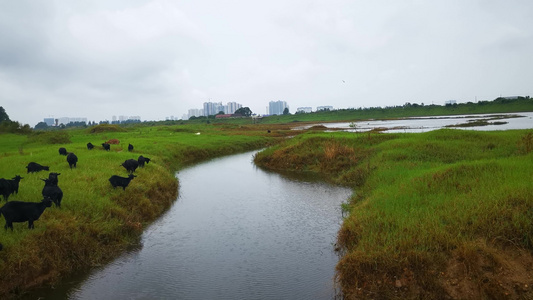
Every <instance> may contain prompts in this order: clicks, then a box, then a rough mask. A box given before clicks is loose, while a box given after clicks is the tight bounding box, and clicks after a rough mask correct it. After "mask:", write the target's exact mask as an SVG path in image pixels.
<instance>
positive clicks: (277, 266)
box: [25, 152, 352, 299]
mask: <svg viewBox="0 0 533 300" xmlns="http://www.w3.org/2000/svg"><path fill="white" fill-rule="evenodd" d="M254 154H255V152H247V153H244V154H238V155H232V156H228V157H223V158H219V159H214V160H211V161H208V162H205V163H202V164H198V165H195V166H192V167H190V168H187V169H184V170H182V171H180V172H179V173H178V174H177V175H176V176H177V177H178V179H179V182H180V187H179V198H178V199H177V200H176V202H175V203H174V205H173V206H172V207H171V208H170V209H169V211H167V212H166V213H165V214H164V215H163V216H162V217H161V218H160V219H159V220H157V221H156V222H154V223H153V224H152V225H150V226H149V227H148V228H147V229H146V230H145V232H144V233H143V235H142V238H141V242H140V245H138V247H136V249H133V250H131V251H129V252H127V253H125V254H123V255H122V256H121V257H119V258H117V259H116V260H114V261H112V262H110V263H109V264H108V265H106V266H103V267H101V268H96V269H93V270H91V271H90V272H88V273H85V274H81V275H77V276H74V277H73V278H66V279H65V280H64V283H63V284H62V285H61V286H56V287H55V288H53V289H51V288H47V289H41V290H36V291H34V292H32V293H31V294H29V295H27V297H25V299H26V298H27V299H37V298H41V299H332V298H334V297H335V286H334V276H335V265H336V263H337V261H338V256H337V254H336V253H335V252H334V243H335V241H336V236H337V231H338V230H339V228H340V224H341V222H342V213H341V203H343V202H345V201H346V200H347V199H348V198H349V197H350V195H351V194H352V191H351V190H350V189H347V188H340V187H335V186H331V185H328V184H325V183H322V182H319V181H314V182H313V181H309V180H296V179H288V178H287V177H284V176H281V175H279V174H275V173H269V172H266V171H263V170H261V169H259V168H257V167H256V166H255V165H254V164H253V161H252V160H253V155H254Z"/></svg>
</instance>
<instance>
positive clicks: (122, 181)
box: [109, 174, 137, 191]
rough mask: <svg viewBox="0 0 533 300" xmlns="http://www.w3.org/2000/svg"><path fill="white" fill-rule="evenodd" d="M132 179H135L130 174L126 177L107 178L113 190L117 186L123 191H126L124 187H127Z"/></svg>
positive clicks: (114, 176)
mask: <svg viewBox="0 0 533 300" xmlns="http://www.w3.org/2000/svg"><path fill="white" fill-rule="evenodd" d="M134 177H137V176H135V175H133V174H130V175H128V177H120V176H118V175H113V176H111V177H110V178H109V182H110V183H111V185H112V186H113V188H114V189H115V188H116V187H117V186H121V187H122V189H123V190H124V191H125V190H126V187H127V186H128V184H130V181H131V180H132V179H133V178H134Z"/></svg>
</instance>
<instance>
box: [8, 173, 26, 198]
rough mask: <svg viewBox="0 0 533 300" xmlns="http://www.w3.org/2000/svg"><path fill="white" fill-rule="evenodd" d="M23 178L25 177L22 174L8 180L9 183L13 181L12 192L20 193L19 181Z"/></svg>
mask: <svg viewBox="0 0 533 300" xmlns="http://www.w3.org/2000/svg"><path fill="white" fill-rule="evenodd" d="M21 179H24V177H20V175H16V176H15V177H13V178H11V179H10V180H8V181H9V183H11V189H12V192H11V194H18V193H19V183H20V180H21Z"/></svg>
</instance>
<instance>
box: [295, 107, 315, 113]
mask: <svg viewBox="0 0 533 300" xmlns="http://www.w3.org/2000/svg"><path fill="white" fill-rule="evenodd" d="M312 111H313V109H312V108H311V107H308V106H306V107H298V108H297V109H296V112H303V113H310V112H312Z"/></svg>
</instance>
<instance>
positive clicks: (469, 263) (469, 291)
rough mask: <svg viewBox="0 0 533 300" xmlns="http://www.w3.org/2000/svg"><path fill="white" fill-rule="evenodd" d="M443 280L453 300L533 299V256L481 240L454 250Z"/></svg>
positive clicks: (519, 250) (442, 282) (442, 284)
mask: <svg viewBox="0 0 533 300" xmlns="http://www.w3.org/2000/svg"><path fill="white" fill-rule="evenodd" d="M439 282H440V284H441V286H442V287H443V288H444V289H445V290H446V292H447V293H448V296H449V297H450V298H451V299H533V289H532V285H533V256H532V255H531V253H529V252H527V251H525V250H522V249H516V248H514V249H505V250H500V249H498V250H497V249H495V248H492V247H488V246H487V245H483V244H480V243H478V244H477V245H476V246H475V247H469V248H468V249H467V248H461V249H457V250H454V251H453V252H452V258H451V259H450V261H449V263H448V266H447V267H446V270H445V271H444V272H442V273H441V274H440V278H439Z"/></svg>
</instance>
